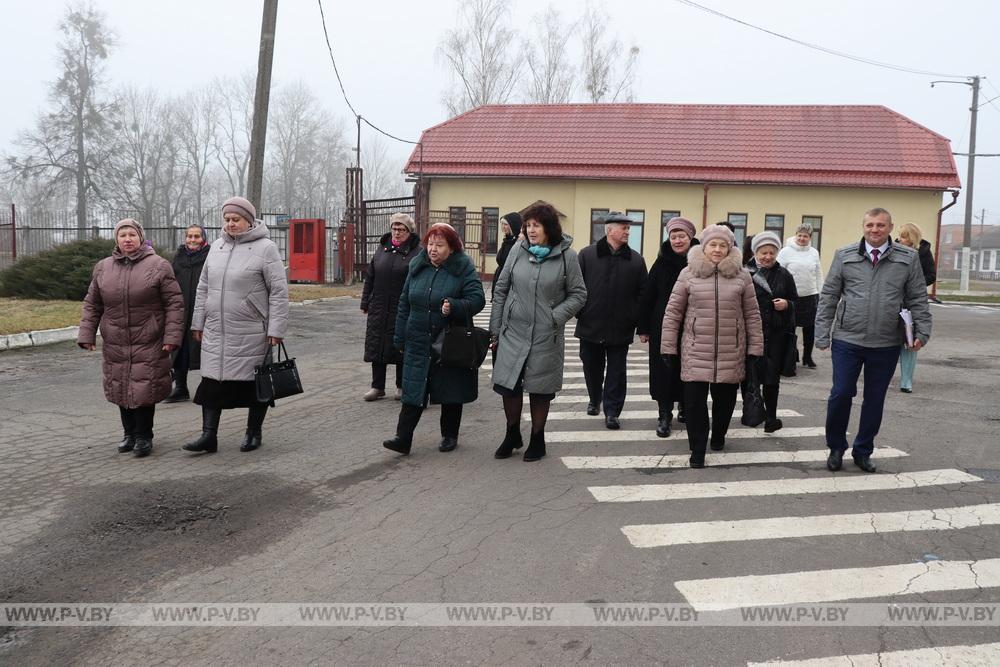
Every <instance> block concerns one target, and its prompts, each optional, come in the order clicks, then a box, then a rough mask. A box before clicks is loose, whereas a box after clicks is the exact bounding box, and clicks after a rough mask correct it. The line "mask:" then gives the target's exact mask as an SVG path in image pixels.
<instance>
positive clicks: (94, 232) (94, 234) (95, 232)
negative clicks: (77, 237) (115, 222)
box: [90, 225, 101, 240]
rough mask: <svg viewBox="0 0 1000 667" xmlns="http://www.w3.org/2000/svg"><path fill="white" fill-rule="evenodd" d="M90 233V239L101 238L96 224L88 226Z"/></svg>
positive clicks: (99, 229)
mask: <svg viewBox="0 0 1000 667" xmlns="http://www.w3.org/2000/svg"><path fill="white" fill-rule="evenodd" d="M90 234H91V238H92V239H95V240H96V239H99V238H101V228H100V227H98V226H97V225H94V226H92V227H91V228H90Z"/></svg>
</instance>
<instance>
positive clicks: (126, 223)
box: [115, 218, 146, 245]
mask: <svg viewBox="0 0 1000 667" xmlns="http://www.w3.org/2000/svg"><path fill="white" fill-rule="evenodd" d="M122 227H131V228H132V229H134V230H135V232H136V234H138V235H139V245H142V244H143V243H145V242H146V231H145V230H144V229H143V228H142V225H140V224H139V221H138V220H134V219H132V218H125V219H124V220H119V221H118V222H116V223H115V238H116V239H117V238H118V230H119V229H121V228H122Z"/></svg>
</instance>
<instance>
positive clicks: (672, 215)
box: [660, 211, 681, 242]
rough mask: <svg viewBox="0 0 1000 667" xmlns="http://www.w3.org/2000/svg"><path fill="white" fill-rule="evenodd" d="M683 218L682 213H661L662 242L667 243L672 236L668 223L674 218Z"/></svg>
mask: <svg viewBox="0 0 1000 667" xmlns="http://www.w3.org/2000/svg"><path fill="white" fill-rule="evenodd" d="M679 217H681V212H680V211H660V241H661V242H662V241H666V240H667V239H668V238H669V237H670V235H669V234H668V233H667V223H668V222H670V221H671V219H673V218H679Z"/></svg>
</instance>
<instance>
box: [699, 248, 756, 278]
mask: <svg viewBox="0 0 1000 667" xmlns="http://www.w3.org/2000/svg"><path fill="white" fill-rule="evenodd" d="M688 270H689V271H691V273H693V274H694V275H695V276H697V277H699V278H708V277H709V276H710V275H712V274H713V273H714V272H715V264H713V263H712V262H711V261H709V259H708V258H707V257H705V249H704V248H703V247H702V246H700V245H693V246H691V249H690V250H688ZM742 270H743V253H741V252H740V251H739V250H738V249H737V248H736V246H733V247H732V248H730V249H729V254H728V255H726V256H725V257H724V258H723V259H722V261H721V262H719V274H720V275H721V276H722V277H723V278H735V277H736V276H738V275H739V274H740V271H742Z"/></svg>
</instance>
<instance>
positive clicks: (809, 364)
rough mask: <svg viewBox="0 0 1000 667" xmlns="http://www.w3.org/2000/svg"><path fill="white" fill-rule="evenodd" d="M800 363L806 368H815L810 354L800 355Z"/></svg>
mask: <svg viewBox="0 0 1000 667" xmlns="http://www.w3.org/2000/svg"><path fill="white" fill-rule="evenodd" d="M802 365H803V366H805V367H806V368H816V362H815V361H813V358H812V356H804V357H802Z"/></svg>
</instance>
